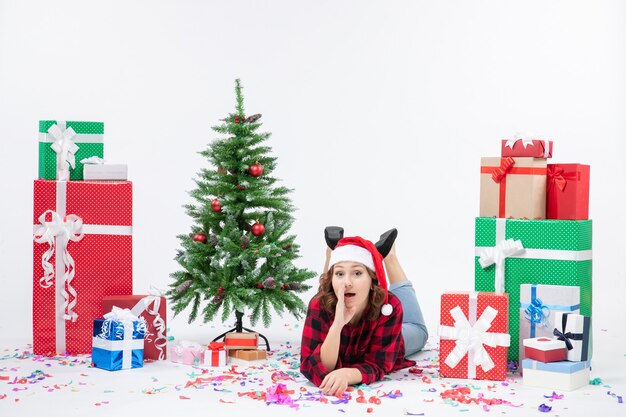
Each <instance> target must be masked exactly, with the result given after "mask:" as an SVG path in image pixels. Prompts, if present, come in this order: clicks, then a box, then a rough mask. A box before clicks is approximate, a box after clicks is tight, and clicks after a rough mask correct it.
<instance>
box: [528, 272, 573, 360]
mask: <svg viewBox="0 0 626 417" xmlns="http://www.w3.org/2000/svg"><path fill="white" fill-rule="evenodd" d="M579 311H580V287H576V286H569V285H535V284H522V285H520V314H519V344H520V346H519V352H520V353H519V354H520V362H521V361H522V360H523V359H524V347H523V344H522V343H523V340H524V339H532V338H535V337H552V333H553V331H554V328H555V327H556V324H555V318H556V316H557V313H559V312H567V313H578V312H579Z"/></svg>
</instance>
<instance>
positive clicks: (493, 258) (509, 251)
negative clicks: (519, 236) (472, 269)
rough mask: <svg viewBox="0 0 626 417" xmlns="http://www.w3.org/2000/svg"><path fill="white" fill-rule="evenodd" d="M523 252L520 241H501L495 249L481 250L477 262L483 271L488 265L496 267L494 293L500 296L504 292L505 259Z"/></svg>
mask: <svg viewBox="0 0 626 417" xmlns="http://www.w3.org/2000/svg"><path fill="white" fill-rule="evenodd" d="M522 252H524V246H523V245H522V242H521V241H520V240H516V239H506V240H501V241H500V242H499V243H498V244H497V245H496V246H495V247H486V248H484V249H483V250H482V252H481V254H480V258H479V259H478V262H479V263H480V266H481V267H482V268H483V269H484V268H487V267H488V266H490V265H493V264H495V265H496V277H495V282H494V285H495V292H497V293H498V294H502V293H503V292H504V276H505V274H504V272H505V270H504V267H505V261H506V258H508V257H510V256H514V255H518V254H520V253H522Z"/></svg>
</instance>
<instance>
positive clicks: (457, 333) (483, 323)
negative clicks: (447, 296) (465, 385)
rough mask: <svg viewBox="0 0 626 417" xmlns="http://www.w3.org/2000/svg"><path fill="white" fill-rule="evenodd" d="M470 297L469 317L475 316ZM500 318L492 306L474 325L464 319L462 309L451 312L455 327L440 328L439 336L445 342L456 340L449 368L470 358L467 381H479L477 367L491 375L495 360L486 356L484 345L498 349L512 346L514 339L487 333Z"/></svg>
mask: <svg viewBox="0 0 626 417" xmlns="http://www.w3.org/2000/svg"><path fill="white" fill-rule="evenodd" d="M471 300H472V296H470V313H469V314H470V316H474V317H475V316H476V302H475V301H476V300H475V298H474V303H472V302H471ZM497 314H498V310H496V309H495V308H493V307H491V306H487V308H485V310H484V311H483V313H482V314H481V315H480V318H478V320H476V322H475V324H471V323H470V320H468V319H467V318H466V317H465V314H463V310H461V307H460V306H456V307H454V308H453V309H452V310H450V315H451V316H452V318H453V319H454V326H440V328H439V335H440V336H441V337H442V338H443V339H451V340H456V345H455V347H454V349H453V350H452V352H450V354H449V355H448V357H447V358H446V360H445V363H446V365H448V366H449V367H451V368H454V367H456V366H457V365H458V364H459V362H460V361H461V359H463V357H464V356H465V355H466V354H467V355H468V367H467V377H468V378H470V379H471V378H475V377H476V367H477V366H480V367H482V369H483V371H485V372H488V371H490V370H491V369H493V367H494V366H495V365H494V363H493V360H492V359H491V357H490V356H489V354H488V353H487V350H486V349H485V347H484V345H487V346H491V347H497V346H509V345H510V344H511V336H510V335H509V334H508V333H488V332H487V330H488V329H489V328H490V327H491V322H492V321H493V320H494V319H495V317H496V316H497Z"/></svg>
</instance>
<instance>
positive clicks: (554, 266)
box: [474, 217, 592, 361]
mask: <svg viewBox="0 0 626 417" xmlns="http://www.w3.org/2000/svg"><path fill="white" fill-rule="evenodd" d="M475 245H476V247H475V260H474V289H475V290H476V291H483V292H490V291H495V292H506V293H508V294H509V303H510V305H509V307H510V308H509V332H510V334H511V346H510V347H509V352H508V356H509V359H511V360H515V361H517V360H518V355H519V349H518V348H519V330H520V329H519V314H520V309H519V306H520V285H521V284H544V285H570V286H578V287H580V314H582V315H584V316H588V317H591V290H592V285H591V284H592V280H591V277H592V222H591V220H523V219H502V218H492V217H477V218H476V235H475Z"/></svg>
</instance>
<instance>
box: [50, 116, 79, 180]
mask: <svg viewBox="0 0 626 417" xmlns="http://www.w3.org/2000/svg"><path fill="white" fill-rule="evenodd" d="M48 133H49V134H50V135H51V136H52V137H53V138H54V142H53V143H52V145H50V147H51V148H52V150H53V151H54V152H56V154H57V180H60V181H67V180H69V179H70V170H69V168H70V167H72V169H74V168H75V167H76V152H77V151H78V145H76V143H75V142H74V137H75V136H76V132H75V131H74V129H72V128H71V127H68V128H67V129H66V128H65V122H62V121H59V122H57V123H56V124H53V125H52V126H50V129H48Z"/></svg>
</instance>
